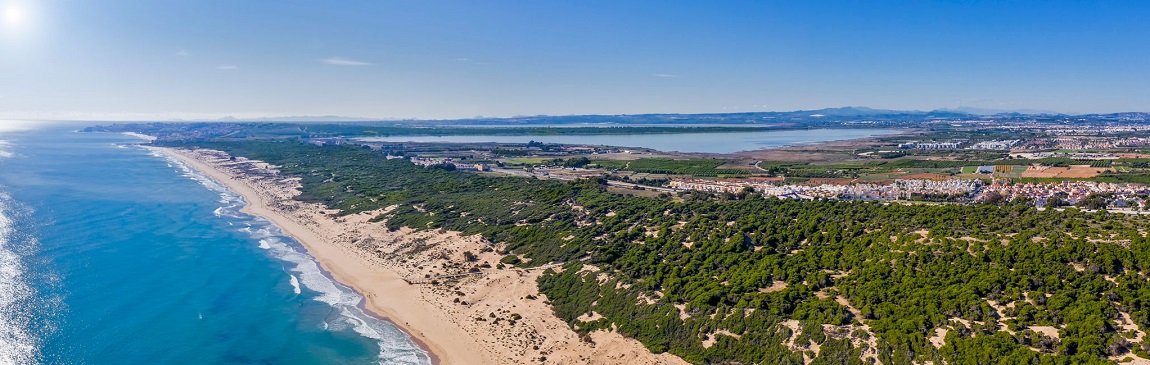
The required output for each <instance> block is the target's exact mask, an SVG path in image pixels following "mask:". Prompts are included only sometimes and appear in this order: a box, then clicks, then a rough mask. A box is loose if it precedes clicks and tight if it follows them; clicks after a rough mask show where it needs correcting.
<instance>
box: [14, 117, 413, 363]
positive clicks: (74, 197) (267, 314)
mask: <svg viewBox="0 0 1150 365" xmlns="http://www.w3.org/2000/svg"><path fill="white" fill-rule="evenodd" d="M77 128H78V126H60V125H54V126H47V127H41V128H39V129H35V130H30V131H18V132H12V131H9V132H3V131H0V141H3V142H0V364H37V363H39V364H377V363H383V364H428V363H430V359H429V357H428V354H427V353H426V352H425V351H424V350H422V349H421V348H420V347H419V346H418V345H417V344H416V343H415V342H413V340H412V339H411V338H410V337H409V336H407V335H406V334H405V333H403V332H402V331H400V330H399V329H397V328H396V327H395V326H394V325H392V324H390V323H389V322H386V321H384V320H381V319H378V318H375V317H373V316H371V315H369V314H368V313H365V312H364V311H363V310H362V309H361V307H360V305H361V302H362V300H363V298H362V297H361V296H360V295H359V294H357V293H355V292H354V291H352V290H350V289H349V288H347V287H345V286H343V285H340V284H338V283H336V282H334V281H333V280H331V279H330V277H329V276H328V275H326V273H324V272H322V271H321V270H320V269H319V267H318V265H317V264H316V263H315V262H314V261H313V260H312V258H311V257H310V256H308V255H307V254H306V250H305V249H304V248H303V247H302V246H300V245H299V244H298V243H296V242H295V241H293V240H292V239H291V238H289V237H287V236H285V235H284V234H283V233H282V232H281V231H280V230H279V229H278V228H277V227H275V226H274V225H272V224H270V223H269V222H267V221H266V220H264V219H262V218H258V217H253V216H250V215H247V214H243V213H240V211H239V210H240V208H241V207H242V206H243V205H244V204H245V202H244V201H243V199H242V198H241V197H239V196H237V195H236V194H233V193H230V192H228V191H227V190H226V189H225V188H223V187H222V186H220V185H219V184H217V183H215V182H214V181H212V180H210V179H207V178H205V177H203V176H201V175H199V174H197V173H195V172H194V171H192V170H190V169H188V168H187V167H186V166H184V165H182V164H180V163H179V162H177V161H172V160H169V159H167V158H165V157H163V155H161V154H158V153H154V152H152V151H149V150H147V149H145V148H142V147H139V146H135V145H133V144H134V143H136V142H139V140H137V139H134V138H132V137H128V136H123V135H114V134H86V133H76V132H73V130H75V129H77Z"/></svg>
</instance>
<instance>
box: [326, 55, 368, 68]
mask: <svg viewBox="0 0 1150 365" xmlns="http://www.w3.org/2000/svg"><path fill="white" fill-rule="evenodd" d="M319 61H320V62H323V63H324V64H328V65H332V66H371V65H373V64H372V63H370V62H363V61H357V60H353V59H348V58H343V57H330V58H324V59H322V60H319Z"/></svg>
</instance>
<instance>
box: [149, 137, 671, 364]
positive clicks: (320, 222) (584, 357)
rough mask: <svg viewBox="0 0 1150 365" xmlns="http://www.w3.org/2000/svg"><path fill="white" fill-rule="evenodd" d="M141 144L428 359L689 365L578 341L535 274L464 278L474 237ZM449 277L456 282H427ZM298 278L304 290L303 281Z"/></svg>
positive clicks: (242, 168)
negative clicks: (235, 204)
mask: <svg viewBox="0 0 1150 365" xmlns="http://www.w3.org/2000/svg"><path fill="white" fill-rule="evenodd" d="M148 148H150V149H153V150H154V151H157V152H158V153H161V154H163V155H165V156H168V157H170V158H172V159H175V160H178V161H181V162H182V163H183V164H186V165H187V167H189V168H191V169H195V170H197V171H199V172H200V173H202V174H203V175H204V176H206V177H208V178H210V179H211V180H214V181H215V182H218V183H219V184H220V185H222V186H223V187H226V189H227V190H229V191H231V192H234V193H235V194H238V195H239V196H241V197H242V198H243V199H244V200H246V202H247V204H246V205H244V206H243V208H242V212H244V213H248V214H252V215H255V216H258V217H262V218H264V219H267V220H268V221H269V222H270V223H272V224H274V227H278V228H277V229H281V230H282V231H283V233H285V234H287V235H290V236H291V237H292V238H294V239H295V241H297V242H298V243H300V244H301V245H302V246H303V247H305V248H306V250H307V254H309V255H310V256H311V257H314V262H315V263H317V264H318V265H319V266H321V267H322V269H324V270H325V271H326V272H327V273H329V274H330V275H331V277H332V278H333V279H335V281H337V282H338V283H341V284H343V285H347V286H349V287H351V288H352V289H354V290H355V291H356V292H358V293H360V294H362V297H363V298H364V301H363V308H364V309H365V310H367V311H369V312H370V313H373V314H376V315H378V316H381V317H383V318H384V319H386V320H388V321H390V322H391V323H393V324H394V325H395V326H397V327H399V328H401V329H402V330H403V332H405V333H406V334H408V335H410V336H411V338H412V339H414V340H415V341H416V342H417V343H419V344H420V345H421V346H423V347H424V348H425V349H426V350H427V352H428V355H429V357H430V360H431V362H432V363H435V364H529V363H536V364H541V363H546V364H620V363H628V364H634V365H655V364H675V365H678V364H687V362H685V361H683V360H682V359H680V358H678V357H676V356H674V355H670V354H666V353H663V354H653V353H651V352H650V351H648V350H647V349H646V348H645V347H644V346H643V345H642V344H641V343H639V341H637V340H634V339H630V338H626V337H624V336H623V335H621V334H618V333H616V332H614V331H594V332H591V333H590V334H589V338H590V340H591V341H585V340H583V339H581V338H580V336H579V335H578V334H577V333H575V331H573V330H571V329H570V328H569V326H568V325H567V323H566V322H564V321H563V320H561V319H559V318H558V317H556V316H555V314H554V312H553V310H552V309H551V307H550V305H549V304H548V303H547V301H546V300H547V299H546V296H545V295H542V294H540V293H539V291H538V286H537V280H538V278H539V277H540V276H541V275H542V274H543V270H541V269H521V268H504V269H497V268H485V269H482V270H481V271H480V272H479V273H467V274H462V273H466V272H467V271H466V269H464V268H465V267H467V266H468V265H466V264H467V263H468V261H467V260H466V259H465V258H464V255H463V252H465V251H470V252H481V250H482V248H484V247H491V243H488V242H485V241H483V239H482V238H480V237H478V236H463V235H462V234H460V233H459V232H447V231H443V230H437V231H415V230H412V229H408V228H404V229H400V230H398V231H394V232H393V231H390V230H388V229H387V227H386V226H385V225H384V224H383V223H382V222H372V218H375V217H377V216H379V215H381V214H385V213H386V212H387V211H388V210H389V209H382V210H377V211H372V212H363V213H358V214H348V215H340V214H339V213H340V212H339V211H338V210H332V209H328V208H327V207H325V206H323V205H320V204H318V203H308V202H302V201H298V200H296V199H295V197H296V196H298V195H299V194H300V190H299V189H300V185H299V184H300V183H299V181H298V179H297V178H291V177H288V176H283V175H281V174H280V173H279V170H278V169H277V168H276V166H272V165H269V164H267V163H264V162H261V161H256V160H249V159H245V158H242V157H236V158H234V159H233V158H232V156H229V155H227V154H226V153H223V152H220V151H215V150H205V149H196V150H187V149H174V148H167V147H148ZM390 208H391V209H393V208H394V207H390ZM270 246H271V247H273V249H274V247H276V245H275V244H271V245H270ZM497 246H498V245H497ZM488 251H491V250H488ZM476 256H478V261H479V262H489V263H497V262H498V261H499V259H500V256H499V255H498V254H496V253H494V252H483V253H480V254H478V255H476ZM552 269H559V268H552ZM453 270H454V271H453ZM316 271H317V272H321V271H320V270H316ZM449 276H450V277H455V278H456V279H455V280H458V281H457V282H453V283H451V284H448V283H438V282H437V281H435V280H429V279H428V278H436V277H449ZM299 281H300V282H302V283H303V286H304V287H305V288H309V289H310V288H311V287H310V285H309V280H308V278H307V277H306V276H305V275H299ZM489 318H502V319H508V320H506V321H490V320H489ZM512 318H514V319H515V320H510V319H512Z"/></svg>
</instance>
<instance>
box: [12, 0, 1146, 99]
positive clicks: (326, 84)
mask: <svg viewBox="0 0 1150 365" xmlns="http://www.w3.org/2000/svg"><path fill="white" fill-rule="evenodd" d="M1148 17H1150V2H1148V1H1120V0H1114V1H1086V0H1080V1H1007V0H999V1H924V0H920V1H851V0H839V1H819V0H809V1H618V0H614V1H598V0H589V1H502V0H490V1H488V0H485V1H438V0H401V1H391V0H362V1H360V0H343V1H304V0H279V1H271V0H165V1H140V0H99V1H96V0H0V118H8V119H12V118H23V119H79V120H162V119H175V118H179V119H214V118H220V117H225V116H232V117H238V118H255V117H273V116H299V115H340V116H353V117H364V118H380V119H408V118H415V119H444V118H470V117H477V116H487V117H509V116H516V115H538V114H550V115H570V114H636V113H704V112H746V111H790V110H809V109H818V108H825V107H841V106H867V107H872V108H885V109H907V110H932V109H938V108H956V107H976V108H989V109H1005V110H1014V109H1036V110H1050V111H1057V112H1065V113H1095V112H1119V111H1150V47H1148V46H1147V45H1150V22H1147V21H1146V19H1147V18H1148Z"/></svg>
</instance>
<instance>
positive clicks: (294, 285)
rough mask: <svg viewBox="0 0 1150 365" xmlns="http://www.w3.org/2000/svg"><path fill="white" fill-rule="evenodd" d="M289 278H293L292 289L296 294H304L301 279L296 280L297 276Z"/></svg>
mask: <svg viewBox="0 0 1150 365" xmlns="http://www.w3.org/2000/svg"><path fill="white" fill-rule="evenodd" d="M288 276H290V277H291V280H290V281H291V287H292V289H293V290H294V291H295V293H296V294H299V293H302V292H303V290H301V289H300V287H299V279H296V277H295V275H288Z"/></svg>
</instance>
